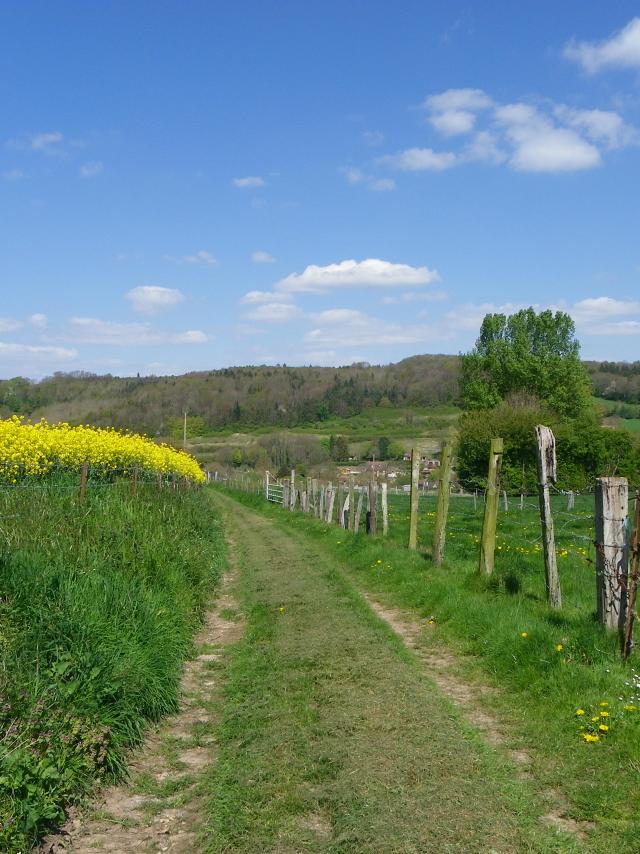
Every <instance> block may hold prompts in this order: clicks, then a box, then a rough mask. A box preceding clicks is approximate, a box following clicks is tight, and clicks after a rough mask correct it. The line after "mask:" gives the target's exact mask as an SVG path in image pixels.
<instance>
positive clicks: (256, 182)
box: [232, 175, 266, 190]
mask: <svg viewBox="0 0 640 854" xmlns="http://www.w3.org/2000/svg"><path fill="white" fill-rule="evenodd" d="M232 183H233V186H234V187H238V188H239V189H241V190H251V189H256V188H257V187H264V186H265V184H266V181H265V180H264V178H261V177H260V176H259V175H247V176H246V177H245V178H234V179H233V181H232Z"/></svg>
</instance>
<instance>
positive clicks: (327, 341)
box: [304, 308, 446, 352]
mask: <svg viewBox="0 0 640 854" xmlns="http://www.w3.org/2000/svg"><path fill="white" fill-rule="evenodd" d="M313 321H314V324H315V326H314V328H313V329H311V330H309V332H307V333H306V335H305V336H304V343H305V345H306V346H308V347H310V348H313V350H314V351H316V352H326V351H327V350H334V351H335V350H339V349H344V348H353V347H366V346H371V345H375V346H376V347H385V346H398V345H420V346H428V345H429V343H430V342H431V341H436V340H442V338H443V337H446V335H444V334H443V331H442V330H438V329H437V328H436V327H434V326H430V325H427V324H406V325H405V324H400V323H388V322H387V321H385V320H381V319H380V318H377V317H372V316H370V315H368V314H364V313H363V312H361V311H356V310H354V309H343V308H340V309H328V310H327V311H322V312H320V313H319V314H316V315H314V316H313Z"/></svg>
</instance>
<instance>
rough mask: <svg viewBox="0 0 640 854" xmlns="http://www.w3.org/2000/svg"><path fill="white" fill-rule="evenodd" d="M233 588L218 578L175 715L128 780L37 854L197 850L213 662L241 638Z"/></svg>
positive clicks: (132, 766) (208, 759)
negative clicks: (215, 594) (214, 596)
mask: <svg viewBox="0 0 640 854" xmlns="http://www.w3.org/2000/svg"><path fill="white" fill-rule="evenodd" d="M234 580H235V574H234V573H233V572H230V573H228V574H227V575H225V576H224V577H223V579H222V581H221V584H220V588H219V592H218V595H217V597H216V599H215V602H214V605H213V607H212V609H211V610H210V611H208V613H207V614H206V616H205V620H204V625H203V627H202V628H201V630H200V631H199V633H198V634H197V636H196V638H195V644H196V649H197V650H199V653H198V655H197V656H196V658H194V659H191V660H190V661H188V662H187V663H186V665H185V668H184V672H183V676H182V681H181V691H180V693H181V704H180V709H179V711H178V712H177V714H175V715H173V716H171V717H169V718H167V719H166V720H164V721H163V722H162V723H161V724H160V725H159V726H158V727H157V728H156V730H155V731H154V732H152V733H151V734H150V735H149V736H148V737H147V738H146V739H145V741H144V743H143V744H142V745H141V746H140V747H138V748H136V749H135V751H133V752H132V754H131V756H130V761H129V771H130V779H129V780H128V781H125V782H123V783H121V784H119V785H117V786H112V787H110V788H108V789H106V790H105V791H104V792H103V793H102V795H101V796H100V797H99V798H98V799H97V801H96V802H95V803H94V804H93V805H92V806H91V808H90V809H89V810H82V811H80V810H79V811H75V812H72V813H71V814H70V816H69V819H68V821H67V823H66V824H65V825H64V826H63V827H62V828H60V830H58V831H57V832H56V833H54V834H52V835H51V836H49V837H47V838H46V839H45V840H44V841H43V842H42V843H41V845H40V847H39V848H38V849H37V850H38V852H39V854H62V852H72V854H95V852H96V851H111V852H118V854H125V852H130V851H131V852H135V851H170V852H173V854H195V852H197V851H198V850H200V848H199V842H198V833H199V828H200V826H201V824H202V822H203V820H204V818H205V816H204V814H203V813H204V805H205V802H206V801H205V799H204V798H203V797H202V796H201V795H200V793H199V792H198V783H199V782H200V780H201V779H202V777H203V775H204V774H205V773H206V772H207V770H208V769H209V767H210V766H211V764H212V763H213V762H215V757H216V744H215V737H214V735H213V734H212V729H213V726H214V725H215V723H216V717H217V715H216V711H215V709H216V706H217V705H218V704H219V700H220V693H221V684H220V683H221V679H220V670H219V669H218V662H219V661H220V660H221V658H222V655H223V650H224V648H225V647H227V646H229V645H231V644H233V643H235V642H236V641H238V640H239V639H240V637H241V635H242V631H243V626H242V623H241V622H240V620H239V619H238V617H237V615H238V610H237V605H236V601H235V598H234V596H233V592H232V587H233V583H234Z"/></svg>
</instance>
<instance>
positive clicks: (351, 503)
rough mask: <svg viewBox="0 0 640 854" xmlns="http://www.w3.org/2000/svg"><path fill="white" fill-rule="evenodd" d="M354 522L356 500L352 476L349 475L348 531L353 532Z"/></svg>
mask: <svg viewBox="0 0 640 854" xmlns="http://www.w3.org/2000/svg"><path fill="white" fill-rule="evenodd" d="M355 521H356V498H355V484H354V479H353V475H352V474H351V475H349V530H350V531H353V529H354V526H355Z"/></svg>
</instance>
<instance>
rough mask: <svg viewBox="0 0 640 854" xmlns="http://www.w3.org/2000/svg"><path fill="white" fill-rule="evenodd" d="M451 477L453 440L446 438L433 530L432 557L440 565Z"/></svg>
mask: <svg viewBox="0 0 640 854" xmlns="http://www.w3.org/2000/svg"><path fill="white" fill-rule="evenodd" d="M450 477H451V442H449V441H448V440H445V441H444V442H443V444H442V453H441V455H440V478H439V480H438V501H437V504H436V522H435V529H434V531H433V547H432V550H431V557H432V560H433V563H434V564H435V565H436V566H440V564H441V563H442V559H443V557H444V544H445V541H446V537H447V513H448V512H449V496H450V494H451V493H450V491H449V479H450Z"/></svg>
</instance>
